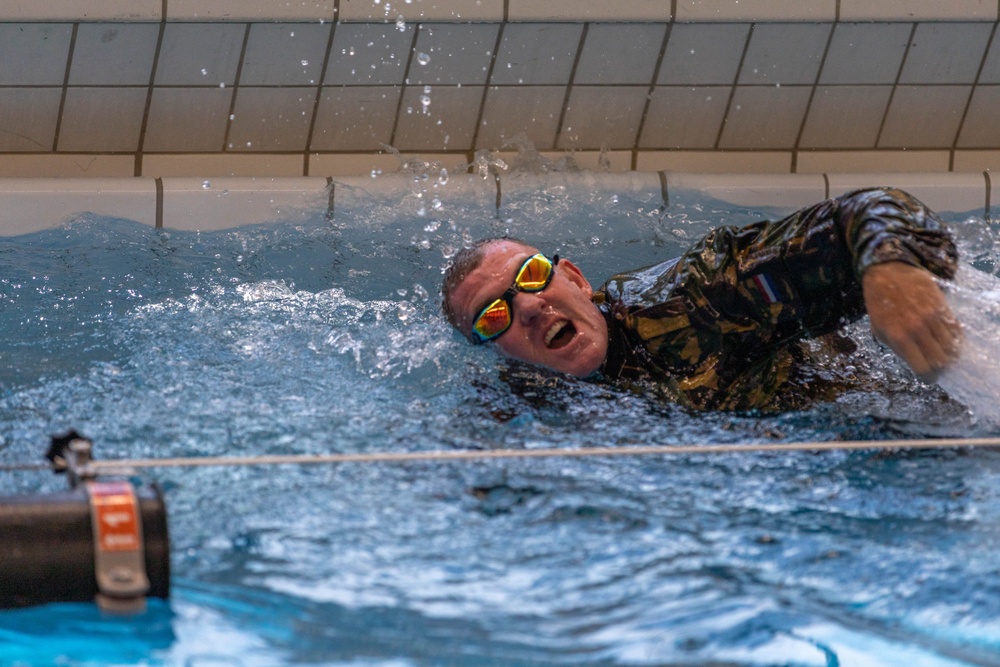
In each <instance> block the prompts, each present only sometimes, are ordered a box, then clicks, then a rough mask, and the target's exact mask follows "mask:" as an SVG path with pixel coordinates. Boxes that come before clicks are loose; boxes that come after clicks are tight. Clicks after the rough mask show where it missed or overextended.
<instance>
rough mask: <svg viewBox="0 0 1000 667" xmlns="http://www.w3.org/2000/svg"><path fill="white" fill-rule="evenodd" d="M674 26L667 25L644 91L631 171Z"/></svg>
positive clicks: (633, 146) (637, 156) (637, 161)
mask: <svg viewBox="0 0 1000 667" xmlns="http://www.w3.org/2000/svg"><path fill="white" fill-rule="evenodd" d="M673 28H674V24H673V23H668V24H667V26H666V31H665V32H664V33H663V39H662V40H661V42H660V55H659V56H658V57H657V59H656V66H655V67H653V76H652V79H651V80H650V83H649V89H648V90H647V91H646V103H645V104H644V105H643V107H642V116H640V117H639V127H638V129H637V130H636V133H635V141H633V142H632V165H631V166H632V170H633V171H634V170H635V168H636V166H637V165H638V163H639V144H640V142H641V141H642V133H643V132H644V131H645V129H646V120H647V119H648V118H649V107H650V106H651V105H652V104H653V92H654V91H655V90H656V83H657V81H659V79H660V68H661V67H662V66H663V61H664V59H665V58H666V53H667V44H668V43H669V42H670V35H671V33H672V32H673Z"/></svg>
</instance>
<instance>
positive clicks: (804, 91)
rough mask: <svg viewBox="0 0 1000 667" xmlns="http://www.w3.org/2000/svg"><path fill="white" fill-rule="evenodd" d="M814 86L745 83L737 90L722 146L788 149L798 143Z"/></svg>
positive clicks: (721, 142) (728, 116)
mask: <svg viewBox="0 0 1000 667" xmlns="http://www.w3.org/2000/svg"><path fill="white" fill-rule="evenodd" d="M811 90H812V89H811V88H808V87H805V86H781V87H776V86H743V87H740V88H737V89H736V92H735V93H734V94H733V99H732V102H731V103H730V105H729V112H728V115H727V116H726V124H725V126H724V127H723V129H722V138H721V139H720V141H719V147H720V148H727V149H728V148H735V149H748V148H754V149H764V150H771V149H783V148H784V149H787V148H793V147H794V146H795V141H796V139H797V138H798V136H799V130H800V129H801V127H802V121H803V120H804V119H805V112H806V105H808V103H809V95H810V93H811Z"/></svg>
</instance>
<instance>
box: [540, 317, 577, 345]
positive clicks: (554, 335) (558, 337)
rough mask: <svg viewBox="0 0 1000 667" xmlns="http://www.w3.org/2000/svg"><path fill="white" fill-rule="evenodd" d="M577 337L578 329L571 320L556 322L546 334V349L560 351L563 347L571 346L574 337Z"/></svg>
mask: <svg viewBox="0 0 1000 667" xmlns="http://www.w3.org/2000/svg"><path fill="white" fill-rule="evenodd" d="M575 335H576V327H575V326H573V323H572V322H570V321H569V320H560V321H559V322H556V323H555V324H553V325H552V326H551V327H549V330H548V331H547V332H546V333H545V347H547V348H549V349H550V350H558V349H559V348H561V347H565V346H566V345H569V342H570V341H571V340H573V336H575Z"/></svg>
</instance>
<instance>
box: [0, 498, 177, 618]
mask: <svg viewBox="0 0 1000 667" xmlns="http://www.w3.org/2000/svg"><path fill="white" fill-rule="evenodd" d="M135 499H136V502H137V505H138V518H139V519H140V521H141V530H142V532H141V534H142V543H143V546H144V556H145V570H146V577H147V578H148V579H149V591H148V592H147V593H146V595H147V596H148V597H158V598H166V597H167V596H168V595H169V593H170V542H169V537H168V534H167V512H166V506H165V504H164V501H163V494H162V493H161V492H160V489H159V488H158V487H156V486H149V487H142V488H139V489H136V490H135ZM91 516H92V511H91V504H90V501H89V498H88V493H87V491H86V490H85V489H84V488H83V487H82V486H81V487H80V488H77V489H75V490H73V491H67V492H65V493H53V494H44V495H20V496H7V497H0V608H11V607H24V606H29V605H37V604H45V603H48V602H84V601H92V600H94V598H95V596H97V594H98V593H99V591H98V584H97V575H96V573H95V554H96V547H95V535H94V528H93V523H92V520H91Z"/></svg>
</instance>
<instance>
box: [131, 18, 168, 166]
mask: <svg viewBox="0 0 1000 667" xmlns="http://www.w3.org/2000/svg"><path fill="white" fill-rule="evenodd" d="M166 8H167V0H163V9H164V14H163V15H164V17H166ZM166 29H167V22H166V20H165V19H164V20H163V21H160V30H159V33H158V34H157V36H156V50H155V51H154V52H153V64H152V66H151V67H150V72H149V89H148V90H147V91H146V105H145V107H144V108H143V110H142V123H141V124H140V125H139V141H138V144H137V146H136V151H135V176H142V157H143V152H144V151H145V149H146V131H147V130H148V129H149V111H150V109H151V108H152V106H153V92H154V91H155V90H156V88H155V84H156V69H157V66H158V65H159V63H160V51H161V49H162V48H163V35H164V33H165V32H166Z"/></svg>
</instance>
